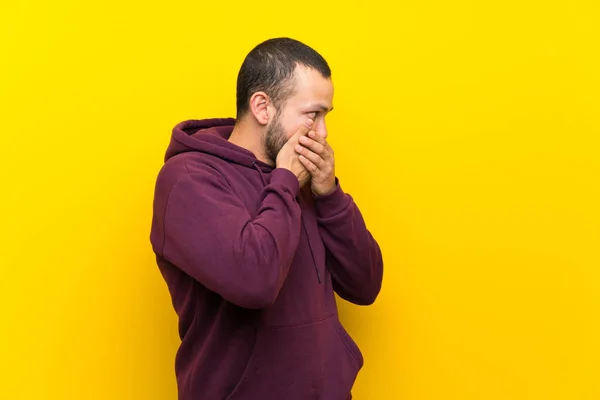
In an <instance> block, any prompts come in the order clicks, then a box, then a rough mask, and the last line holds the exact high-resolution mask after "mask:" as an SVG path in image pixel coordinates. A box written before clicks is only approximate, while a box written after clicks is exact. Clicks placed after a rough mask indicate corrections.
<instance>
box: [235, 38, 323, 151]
mask: <svg viewBox="0 0 600 400" xmlns="http://www.w3.org/2000/svg"><path fill="white" fill-rule="evenodd" d="M332 102H333V84H332V82H331V70H330V69H329V66H328V65H327V62H326V61H325V59H324V58H323V57H322V56H321V55H320V54H319V53H317V52H316V51H315V50H313V49H312V48H310V47H308V46H307V45H305V44H303V43H301V42H299V41H297V40H294V39H289V38H277V39H270V40H267V41H265V42H263V43H261V44H259V45H258V46H256V47H255V48H254V49H253V50H252V51H251V52H250V53H249V54H248V55H247V56H246V59H245V60H244V62H243V64H242V67H241V69H240V72H239V74H238V81H237V120H238V122H239V121H242V120H245V121H247V122H248V123H251V124H252V125H254V126H256V127H257V128H259V129H260V131H261V134H262V138H263V141H264V147H265V153H266V154H265V155H266V156H267V157H268V158H269V159H270V160H271V161H273V162H274V161H275V159H276V157H277V154H278V153H279V150H281V148H282V147H283V145H284V144H285V143H286V142H287V140H288V138H289V137H290V136H291V135H292V134H293V133H294V132H295V131H296V129H297V128H298V127H299V126H300V125H301V124H303V123H304V122H305V121H306V119H307V118H309V117H310V118H312V119H314V121H315V123H314V129H315V130H321V131H325V132H326V129H327V128H326V126H325V116H326V115H327V113H328V112H329V111H331V109H332V108H333V106H332Z"/></svg>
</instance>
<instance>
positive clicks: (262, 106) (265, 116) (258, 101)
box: [250, 92, 272, 126]
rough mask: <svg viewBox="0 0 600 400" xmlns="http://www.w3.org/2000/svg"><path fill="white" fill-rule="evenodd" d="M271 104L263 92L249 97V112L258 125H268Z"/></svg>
mask: <svg viewBox="0 0 600 400" xmlns="http://www.w3.org/2000/svg"><path fill="white" fill-rule="evenodd" d="M271 110H272V104H271V100H270V99H269V96H268V95H267V94H266V93H265V92H256V93H254V94H253V95H252V96H251V97H250V112H251V113H252V115H253V116H254V118H255V119H256V121H257V122H258V123H259V124H260V125H263V126H265V125H267V124H268V123H269V116H270V114H271Z"/></svg>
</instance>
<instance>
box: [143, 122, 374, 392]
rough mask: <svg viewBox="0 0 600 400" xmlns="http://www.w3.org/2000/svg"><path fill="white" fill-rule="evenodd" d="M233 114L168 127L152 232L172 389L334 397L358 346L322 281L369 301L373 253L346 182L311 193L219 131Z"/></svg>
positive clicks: (348, 378)
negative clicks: (169, 340)
mask: <svg viewBox="0 0 600 400" xmlns="http://www.w3.org/2000/svg"><path fill="white" fill-rule="evenodd" d="M234 123H235V120H234V119H231V118H225V119H210V120H190V121H185V122H182V123H180V124H178V125H177V126H176V127H175V128H174V129H173V135H172V138H171V142H170V144H169V147H168V149H167V152H166V156H165V163H164V166H163V167H162V168H161V170H160V172H159V174H158V178H157V182H156V188H155V197H154V206H153V207H154V214H153V220H152V228H151V235H150V239H151V244H152V248H153V250H154V253H155V254H156V260H157V264H158V267H159V269H160V271H161V274H162V276H163V278H164V280H165V281H166V284H167V286H168V289H169V292H170V295H171V298H172V302H173V307H174V309H175V311H176V312H177V315H178V318H179V335H180V338H181V344H180V347H179V349H178V351H177V355H176V360H175V372H176V377H177V386H178V393H179V399H180V400H199V399H208V400H220V399H226V400H237V399H242V400H268V399H277V400H307V399H323V400H345V399H349V398H351V394H350V393H351V389H352V386H353V384H354V381H355V379H356V376H357V374H358V372H359V370H360V369H361V368H362V366H363V356H362V354H361V352H360V350H359V348H358V347H357V345H356V344H355V342H354V341H353V340H352V339H351V338H350V336H349V335H348V333H347V332H346V330H345V329H344V328H343V327H342V325H341V324H340V321H339V319H338V314H337V306H336V298H335V295H334V292H337V294H338V295H339V296H340V297H341V298H343V299H346V300H348V301H350V302H352V303H355V304H360V305H368V304H371V303H373V301H375V298H376V297H377V295H378V293H379V290H380V288H381V283H382V274H383V261H382V257H381V252H380V249H379V246H378V245H377V243H376V241H375V240H374V239H373V237H372V236H371V234H370V233H369V231H368V230H367V228H366V226H365V222H364V221H363V218H362V216H361V214H360V212H359V210H358V208H357V206H356V205H355V204H354V202H353V199H352V197H351V196H350V195H348V194H346V193H344V192H343V191H342V188H341V186H340V185H339V181H338V180H337V179H336V188H335V190H334V191H333V192H332V193H331V194H329V195H327V196H321V197H315V196H314V195H312V193H311V191H310V188H309V185H306V186H305V187H304V188H303V189H301V188H300V187H299V184H298V180H297V178H296V176H295V175H294V174H293V173H292V172H290V171H289V170H286V169H281V168H273V167H271V166H269V165H267V164H265V163H263V162H261V161H259V160H258V159H257V158H256V157H255V156H254V154H252V152H250V151H248V150H246V149H244V148H241V147H239V146H237V145H234V144H233V143H230V142H229V141H228V140H227V139H228V137H229V135H230V134H231V132H232V130H233V126H234Z"/></svg>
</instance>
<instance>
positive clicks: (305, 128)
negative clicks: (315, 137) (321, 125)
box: [293, 118, 314, 137]
mask: <svg viewBox="0 0 600 400" xmlns="http://www.w3.org/2000/svg"><path fill="white" fill-rule="evenodd" d="M313 123H314V121H313V120H312V119H310V118H309V119H307V120H306V121H305V122H304V123H303V124H302V125H300V126H299V127H298V129H297V130H296V133H294V135H293V136H294V137H302V136H306V135H308V133H309V131H310V128H311V127H312V126H313Z"/></svg>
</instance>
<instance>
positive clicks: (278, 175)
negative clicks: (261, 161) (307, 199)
mask: <svg viewBox="0 0 600 400" xmlns="http://www.w3.org/2000/svg"><path fill="white" fill-rule="evenodd" d="M274 183H275V184H279V185H281V186H283V187H284V188H285V189H286V190H287V191H288V192H290V193H291V194H292V196H294V197H296V196H298V193H300V183H299V182H298V178H296V175H294V173H293V172H292V171H290V170H289V169H285V168H275V169H274V170H273V172H271V182H270V184H274Z"/></svg>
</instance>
